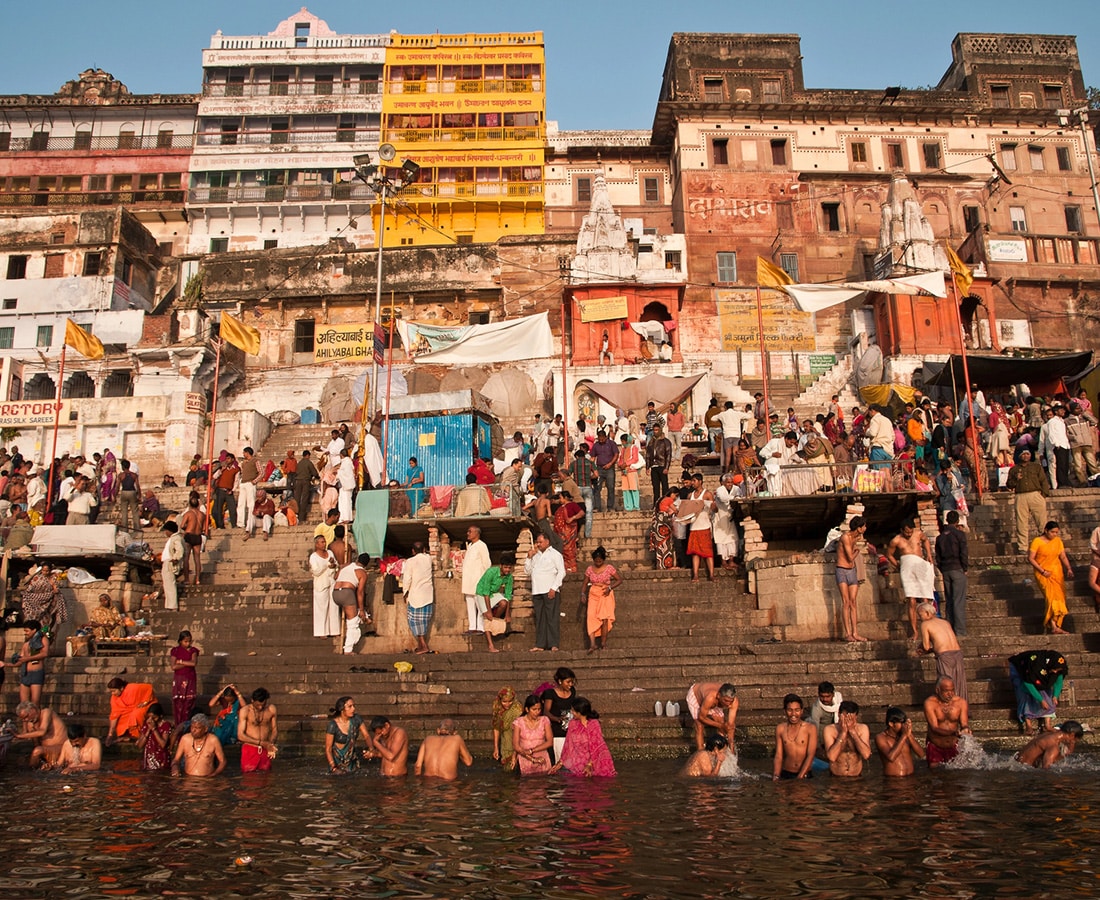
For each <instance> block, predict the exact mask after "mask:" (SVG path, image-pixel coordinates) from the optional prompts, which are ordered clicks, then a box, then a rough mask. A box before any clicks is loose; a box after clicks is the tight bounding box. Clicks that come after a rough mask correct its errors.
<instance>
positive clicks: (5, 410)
mask: <svg viewBox="0 0 1100 900" xmlns="http://www.w3.org/2000/svg"><path fill="white" fill-rule="evenodd" d="M71 409H72V402H71V401H70V400H62V401H61V404H60V406H59V405H58V403H57V401H56V400H10V401H8V402H7V403H0V425H2V426H3V427H4V428H29V427H31V426H32V425H53V423H54V422H55V421H60V422H62V423H64V424H66V425H67V424H68V423H69V411H70V410H71Z"/></svg>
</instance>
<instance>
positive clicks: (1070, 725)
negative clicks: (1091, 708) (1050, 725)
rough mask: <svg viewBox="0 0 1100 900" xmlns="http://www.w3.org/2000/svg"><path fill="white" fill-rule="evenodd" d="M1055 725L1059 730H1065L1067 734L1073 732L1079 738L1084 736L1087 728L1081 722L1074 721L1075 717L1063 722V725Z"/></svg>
mask: <svg viewBox="0 0 1100 900" xmlns="http://www.w3.org/2000/svg"><path fill="white" fill-rule="evenodd" d="M1055 727H1057V728H1058V730H1059V731H1064V732H1065V733H1066V734H1072V735H1073V736H1074V737H1077V738H1079V737H1084V734H1085V729H1084V728H1083V727H1082V725H1081V723H1080V722H1077V721H1074V720H1073V719H1070V720H1068V721H1066V722H1063V723H1062V724H1061V725H1057V726H1055Z"/></svg>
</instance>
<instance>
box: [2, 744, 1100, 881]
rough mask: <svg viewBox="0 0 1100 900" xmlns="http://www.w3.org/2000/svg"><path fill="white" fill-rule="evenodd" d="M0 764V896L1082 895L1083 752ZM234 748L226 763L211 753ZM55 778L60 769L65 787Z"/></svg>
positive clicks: (1093, 780)
mask: <svg viewBox="0 0 1100 900" xmlns="http://www.w3.org/2000/svg"><path fill="white" fill-rule="evenodd" d="M12 763H13V760H11V759H9V760H8V763H7V766H6V768H5V769H4V771H3V772H2V773H0V784H2V786H3V792H4V795H5V796H4V799H5V804H4V805H5V809H6V813H5V815H4V816H3V817H2V822H0V841H2V843H0V846H2V847H3V853H2V854H0V897H12V898H20V900H22V898H37V897H45V898H54V897H119V896H128V897H165V896H168V897H174V896H182V897H219V898H220V897H321V896H325V897H349V898H350V897H356V898H363V897H366V898H370V897H476V898H495V897H502V898H503V897H509V898H525V897H531V898H553V897H563V898H564V897H577V896H580V895H587V896H592V897H629V898H634V897H637V898H660V897H742V898H782V897H821V898H841V897H844V898H847V897H859V898H868V897H896V898H912V897H943V898H966V897H1054V898H1057V897H1096V896H1098V895H1100V878H1098V874H1097V869H1098V864H1100V785H1098V784H1097V773H1098V772H1100V764H1098V763H1097V762H1096V761H1094V759H1089V758H1087V757H1081V756H1078V757H1076V758H1071V759H1069V760H1066V761H1065V762H1064V763H1062V764H1061V765H1060V766H1059V767H1058V768H1056V769H1055V770H1052V771H1049V772H1039V771H1034V770H1028V769H1024V768H1023V767H1021V766H1019V765H1018V764H1015V763H1011V762H1010V761H1009V759H1008V757H1007V755H998V756H994V757H983V758H982V759H980V760H978V762H977V763H973V762H972V763H971V764H972V765H976V766H977V767H975V768H964V769H957V770H950V771H947V770H945V771H940V772H935V773H930V772H929V771H928V770H927V769H926V768H925V767H924V766H923V765H921V766H920V767H919V769H918V774H917V775H916V776H915V777H913V778H908V779H893V780H891V779H885V778H883V777H882V776H881V774H880V769H879V766H878V763H877V760H872V763H871V765H870V767H869V768H870V771H869V772H868V773H867V774H866V775H865V776H864V777H862V778H859V779H855V780H841V779H837V778H830V777H828V776H827V775H826V776H825V777H820V776H819V777H816V778H814V779H813V780H812V781H803V782H782V783H778V784H776V783H773V782H772V781H771V779H770V777H768V773H769V772H770V768H769V763H768V761H766V760H750V761H747V762H745V763H744V765H745V769H746V771H745V772H744V773H743V774H742V775H741V776H740V777H737V778H733V779H723V780H706V781H704V780H691V779H686V778H681V777H678V776H677V774H676V772H677V769H678V767H679V763H678V762H676V761H647V762H623V763H621V764H620V765H619V776H618V777H617V778H615V779H605V780H595V781H593V780H584V779H578V778H573V777H571V776H554V777H542V778H530V779H525V780H523V781H520V780H519V779H518V778H515V777H511V776H509V775H506V774H504V773H501V772H499V771H497V770H496V769H495V768H493V767H492V766H491V764H489V763H487V762H485V761H475V764H474V767H473V769H472V770H471V771H470V772H469V773H467V774H466V775H464V776H463V777H462V778H461V779H460V780H459V781H457V782H454V783H450V784H447V783H441V782H432V781H423V780H419V779H417V778H415V777H412V776H410V777H409V778H407V779H400V780H385V779H382V778H380V777H379V776H378V775H377V774H375V773H373V772H371V771H369V770H368V771H367V772H365V773H361V774H359V775H355V776H351V777H343V778H336V777H332V776H329V775H328V774H326V773H325V772H324V771H323V770H322V769H321V766H320V765H317V764H311V763H307V762H305V761H295V762H293V763H291V762H289V761H286V762H284V761H279V762H277V763H276V770H275V771H274V772H273V773H269V774H267V775H249V776H241V775H239V774H230V775H225V776H222V777H220V778H218V779H213V780H203V779H180V778H167V777H163V776H148V775H142V774H140V773H139V772H137V771H136V763H133V762H131V761H129V760H126V761H113V762H112V766H113V767H112V770H111V771H105V772H101V773H98V774H92V775H85V776H80V777H72V776H68V777H62V776H59V775H51V774H38V773H31V772H28V771H26V770H19V769H17V768H15V767H14V766H13V765H12ZM231 765H232V764H231ZM66 787H68V788H69V789H68V790H66Z"/></svg>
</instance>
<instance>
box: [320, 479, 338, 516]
mask: <svg viewBox="0 0 1100 900" xmlns="http://www.w3.org/2000/svg"><path fill="white" fill-rule="evenodd" d="M339 500H340V491H339V489H338V488H337V487H336V466H325V468H324V469H323V470H322V471H321V520H322V521H324V518H325V513H326V512H328V511H329V510H330V509H336V507H337V505H338V503H339Z"/></svg>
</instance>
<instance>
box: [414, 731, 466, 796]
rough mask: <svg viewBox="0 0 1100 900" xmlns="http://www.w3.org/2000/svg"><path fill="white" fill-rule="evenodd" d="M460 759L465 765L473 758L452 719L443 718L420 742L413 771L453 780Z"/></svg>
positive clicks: (430, 776)
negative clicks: (432, 732)
mask: <svg viewBox="0 0 1100 900" xmlns="http://www.w3.org/2000/svg"><path fill="white" fill-rule="evenodd" d="M460 759H461V760H462V762H463V764H464V765H465V766H467V767H469V766H472V765H473V764H474V758H473V757H472V756H471V755H470V751H469V750H468V749H466V742H465V741H464V740H462V735H460V734H458V730H457V729H456V728H455V723H454V721H453V720H451V719H444V720H443V721H442V722H440V724H439V729H438V730H437V731H436V733H435V734H430V735H428V736H427V737H426V738H424V741H423V742H422V743H421V744H420V752H419V753H417V754H416V766H415V768H414V771H415V772H416V774H417V775H424V776H426V777H428V778H442V779H443V780H444V781H454V780H455V779H456V778H458V761H459V760H460Z"/></svg>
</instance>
